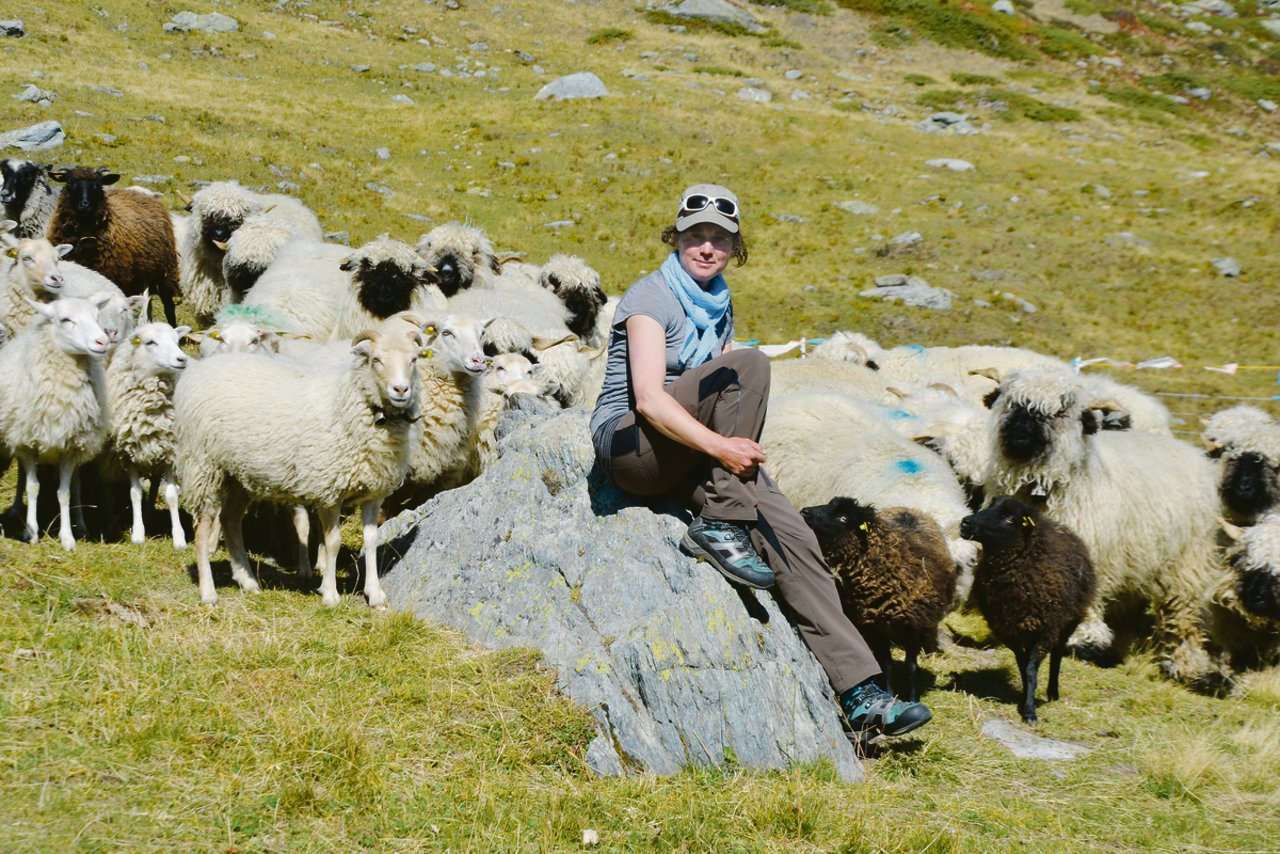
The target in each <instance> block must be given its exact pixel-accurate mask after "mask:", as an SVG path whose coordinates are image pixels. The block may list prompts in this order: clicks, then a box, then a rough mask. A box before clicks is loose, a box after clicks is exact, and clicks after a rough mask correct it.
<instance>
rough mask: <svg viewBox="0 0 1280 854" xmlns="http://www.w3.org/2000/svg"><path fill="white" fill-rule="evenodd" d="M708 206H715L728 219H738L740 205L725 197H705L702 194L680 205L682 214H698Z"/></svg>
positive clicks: (691, 197)
mask: <svg viewBox="0 0 1280 854" xmlns="http://www.w3.org/2000/svg"><path fill="white" fill-rule="evenodd" d="M707 205H715V208H716V210H718V211H719V212H720V213H722V214H724V215H725V216H728V217H733V218H734V219H737V218H738V203H737V202H735V201H734V200H733V199H726V198H725V197H723V196H704V195H702V194H701V193H699V194H697V195H693V196H690V197H689V198H687V199H685V200H684V202H682V203H681V205H680V212H681V213H697V212H698V211H700V210H703V209H704V208H706V207H707Z"/></svg>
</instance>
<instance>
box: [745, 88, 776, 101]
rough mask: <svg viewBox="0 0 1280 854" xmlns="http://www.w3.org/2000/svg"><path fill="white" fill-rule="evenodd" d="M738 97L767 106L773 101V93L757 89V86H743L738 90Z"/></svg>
mask: <svg viewBox="0 0 1280 854" xmlns="http://www.w3.org/2000/svg"><path fill="white" fill-rule="evenodd" d="M738 97H739V98H741V99H742V100H744V101H752V102H754V103H757V104H767V103H769V102H770V101H772V100H773V93H772V92H770V91H769V90H768V89H757V88H756V87H755V86H743V87H742V88H741V89H739V90H738Z"/></svg>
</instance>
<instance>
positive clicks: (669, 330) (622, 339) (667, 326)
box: [591, 270, 733, 459]
mask: <svg viewBox="0 0 1280 854" xmlns="http://www.w3.org/2000/svg"><path fill="white" fill-rule="evenodd" d="M635 314H643V315H645V316H646V317H652V318H653V319H654V320H656V321H658V324H659V325H660V326H661V327H662V328H663V330H664V331H665V332H666V340H667V371H666V379H665V380H664V383H670V382H671V381H672V380H674V379H675V378H676V377H678V376H680V375H681V374H682V373H684V372H685V369H686V368H687V367H688V365H685V364H683V363H681V361H680V348H681V347H682V346H684V339H685V334H686V325H685V323H686V321H685V314H684V308H683V307H682V306H681V305H680V300H679V299H677V298H676V295H675V294H674V293H673V292H672V290H671V287H670V285H668V284H667V280H666V279H665V278H663V276H662V271H661V270H654V271H653V272H652V273H650V274H649V275H647V276H645V277H644V278H643V279H641V280H640V281H638V282H636V283H635V284H633V285H632V286H631V287H629V288H627V292H626V293H625V294H623V295H622V299H621V300H619V301H618V308H617V310H616V311H615V312H614V314H613V326H612V328H611V329H610V332H609V352H608V355H607V362H606V363H605V369H604V387H603V388H602V389H601V391H600V397H599V398H597V400H596V409H595V412H594V413H592V415H591V438H592V441H593V442H594V444H595V448H596V455H597V456H598V457H600V458H601V459H607V458H608V456H609V446H610V444H611V442H612V441H613V428H614V426H615V425H616V424H617V423H618V419H619V418H621V417H622V416H624V415H626V414H627V413H628V412H630V411H631V410H633V409H635V407H636V396H635V393H634V392H633V391H632V390H631V366H630V364H628V362H627V318H629V317H631V316H632V315H635ZM727 316H728V322H727V323H726V324H725V325H724V331H723V333H722V334H721V336H720V343H719V346H718V347H717V349H716V351H715V352H713V353H712V354H711V356H712V358H715V357H716V356H719V355H720V354H721V353H723V352H724V348H725V346H726V345H727V344H728V343H729V342H730V341H732V340H733V301H732V300H730V302H729V308H728V310H727Z"/></svg>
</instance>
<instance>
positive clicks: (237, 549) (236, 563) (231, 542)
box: [222, 488, 260, 593]
mask: <svg viewBox="0 0 1280 854" xmlns="http://www.w3.org/2000/svg"><path fill="white" fill-rule="evenodd" d="M248 507H249V497H248V496H247V495H246V494H245V493H244V490H242V489H237V488H232V489H229V490H227V495H226V496H225V498H224V500H223V504H222V532H223V535H224V536H225V537H226V539H227V556H228V557H229V558H231V577H232V578H234V579H235V580H236V583H237V584H239V585H240V589H241V590H243V591H245V592H246V593H257V592H259V590H260V588H259V587H258V580H257V579H256V578H254V577H253V573H251V572H250V571H249V556H248V555H247V554H246V553H245V550H244V527H243V523H244V511H245V510H247V509H248Z"/></svg>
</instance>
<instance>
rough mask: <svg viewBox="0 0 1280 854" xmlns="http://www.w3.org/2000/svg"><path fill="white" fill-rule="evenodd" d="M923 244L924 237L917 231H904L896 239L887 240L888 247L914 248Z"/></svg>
mask: <svg viewBox="0 0 1280 854" xmlns="http://www.w3.org/2000/svg"><path fill="white" fill-rule="evenodd" d="M920 243H924V235H923V234H921V233H920V232H918V231H904V232H902V234H899V235H897V236H896V237H891V238H889V245H890V246H916V245H917V244H920Z"/></svg>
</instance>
